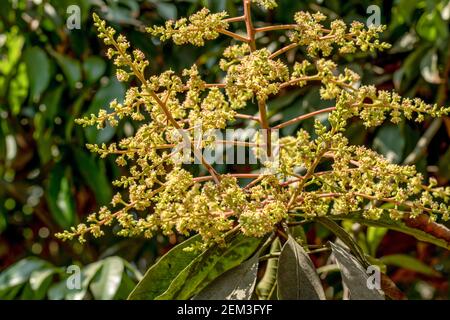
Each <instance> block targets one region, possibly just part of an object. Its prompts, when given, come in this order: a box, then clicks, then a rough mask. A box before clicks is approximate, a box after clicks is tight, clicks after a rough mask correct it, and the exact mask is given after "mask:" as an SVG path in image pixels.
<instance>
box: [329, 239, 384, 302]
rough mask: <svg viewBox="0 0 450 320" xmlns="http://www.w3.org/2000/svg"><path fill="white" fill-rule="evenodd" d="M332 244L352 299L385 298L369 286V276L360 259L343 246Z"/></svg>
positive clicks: (343, 279)
mask: <svg viewBox="0 0 450 320" xmlns="http://www.w3.org/2000/svg"><path fill="white" fill-rule="evenodd" d="M330 245H331V250H332V252H333V256H334V258H335V259H336V263H337V264H338V266H339V269H340V271H341V275H342V282H343V283H344V285H345V286H346V287H347V288H348V290H349V292H350V300H384V296H383V295H381V294H380V292H379V291H378V290H377V289H376V288H373V289H371V288H369V286H368V280H369V276H368V274H367V273H366V270H365V269H364V268H363V266H362V265H361V264H360V263H359V262H358V260H357V259H356V258H355V257H354V256H353V255H351V254H350V253H348V252H347V251H346V250H345V249H344V248H343V247H342V246H340V245H337V244H334V243H330Z"/></svg>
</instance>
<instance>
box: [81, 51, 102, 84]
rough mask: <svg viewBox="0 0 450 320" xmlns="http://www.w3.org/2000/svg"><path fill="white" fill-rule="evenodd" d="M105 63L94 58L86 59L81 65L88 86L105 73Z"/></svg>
mask: <svg viewBox="0 0 450 320" xmlns="http://www.w3.org/2000/svg"><path fill="white" fill-rule="evenodd" d="M105 70H106V62H105V61H104V60H103V59H101V58H99V57H96V56H91V57H89V58H87V59H86V60H85V61H84V63H83V72H84V74H85V77H86V82H87V84H88V85H92V84H93V83H95V82H97V81H98V80H99V79H100V77H101V76H102V75H103V74H104V73H105Z"/></svg>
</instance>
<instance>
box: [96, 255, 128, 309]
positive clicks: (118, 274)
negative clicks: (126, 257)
mask: <svg viewBox="0 0 450 320" xmlns="http://www.w3.org/2000/svg"><path fill="white" fill-rule="evenodd" d="M124 270H125V268H124V264H123V261H122V259H121V258H119V257H109V258H106V259H104V260H102V269H101V272H100V273H98V274H97V275H96V277H95V278H94V279H93V280H92V282H91V284H90V286H89V288H90V289H91V292H92V294H93V296H94V298H95V299H98V300H111V299H113V298H114V296H115V295H116V293H117V291H118V289H119V287H120V284H121V282H122V274H123V272H124Z"/></svg>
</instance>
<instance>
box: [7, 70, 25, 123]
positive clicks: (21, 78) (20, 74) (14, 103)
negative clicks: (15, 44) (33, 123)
mask: <svg viewBox="0 0 450 320" xmlns="http://www.w3.org/2000/svg"><path fill="white" fill-rule="evenodd" d="M28 88H29V80H28V76H27V68H26V64H25V63H20V64H19V65H18V67H17V74H16V75H15V77H14V78H13V79H12V80H11V84H10V88H9V91H8V101H9V105H10V109H11V112H12V113H13V114H15V115H17V114H19V112H20V110H21V107H22V104H23V103H24V102H25V99H26V98H27V96H28Z"/></svg>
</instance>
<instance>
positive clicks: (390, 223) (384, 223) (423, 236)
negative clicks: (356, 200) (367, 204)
mask: <svg viewBox="0 0 450 320" xmlns="http://www.w3.org/2000/svg"><path fill="white" fill-rule="evenodd" d="M333 219H335V220H343V219H348V220H352V221H355V222H359V223H361V224H364V225H366V226H374V227H383V228H388V229H391V230H396V231H399V232H403V233H406V234H409V235H411V236H413V237H415V238H416V239H417V240H420V241H424V242H428V243H432V244H434V245H437V246H439V247H442V248H445V249H447V250H450V243H448V242H447V241H445V240H444V239H441V238H437V237H435V236H433V235H431V234H429V233H427V232H425V231H423V230H420V229H416V228H411V227H408V226H407V225H406V224H405V223H404V222H403V221H401V220H397V221H394V220H392V219H390V218H389V216H388V215H387V214H383V216H382V217H380V219H378V220H370V219H365V218H363V217H362V216H361V214H359V213H355V214H348V215H345V216H333Z"/></svg>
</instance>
